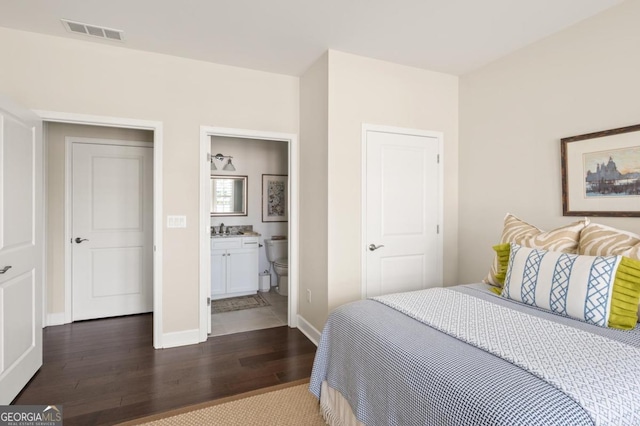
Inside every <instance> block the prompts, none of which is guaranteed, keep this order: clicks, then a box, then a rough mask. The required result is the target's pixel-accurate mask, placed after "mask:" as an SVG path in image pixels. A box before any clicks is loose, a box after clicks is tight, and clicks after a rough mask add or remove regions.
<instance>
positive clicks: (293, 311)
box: [200, 126, 298, 341]
mask: <svg viewBox="0 0 640 426" xmlns="http://www.w3.org/2000/svg"><path fill="white" fill-rule="evenodd" d="M212 137H222V138H232V139H233V138H242V139H250V140H253V141H258V142H259V141H267V142H273V141H278V142H281V143H285V144H286V151H287V158H288V164H287V165H286V170H287V173H288V176H289V178H288V183H289V203H288V208H289V217H288V222H286V223H284V224H283V225H284V226H286V229H287V234H288V253H289V271H288V301H287V303H288V310H287V311H288V315H287V324H288V325H289V327H297V309H298V275H297V274H298V268H297V262H298V194H297V191H298V140H297V136H296V135H292V134H285V133H273V132H261V131H252V130H244V129H228V128H219V127H208V126H201V128H200V154H201V163H200V232H201V233H200V297H201V311H200V340H202V341H204V340H206V338H207V335H208V332H209V330H211V307H210V304H209V303H210V296H211V234H210V232H211V228H210V227H211V216H210V206H211V187H210V179H211V162H210V159H209V158H210V157H209V156H210V155H211V154H213V155H215V154H217V152H213V153H212V152H211V140H212V139H211V138H212ZM222 154H225V155H228V154H226V153H222ZM258 217H260V216H258ZM256 224H257V223H256ZM260 238H263V237H260Z"/></svg>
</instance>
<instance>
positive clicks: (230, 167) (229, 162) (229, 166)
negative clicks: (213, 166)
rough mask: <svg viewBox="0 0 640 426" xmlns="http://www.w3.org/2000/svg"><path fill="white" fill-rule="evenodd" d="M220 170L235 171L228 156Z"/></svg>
mask: <svg viewBox="0 0 640 426" xmlns="http://www.w3.org/2000/svg"><path fill="white" fill-rule="evenodd" d="M222 170H226V171H228V172H235V171H236V168H235V167H233V164H232V163H231V158H229V160H228V161H227V164H225V165H224V167H223V168H222Z"/></svg>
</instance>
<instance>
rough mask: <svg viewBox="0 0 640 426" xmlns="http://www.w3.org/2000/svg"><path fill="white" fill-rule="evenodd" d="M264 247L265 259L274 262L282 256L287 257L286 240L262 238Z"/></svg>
mask: <svg viewBox="0 0 640 426" xmlns="http://www.w3.org/2000/svg"><path fill="white" fill-rule="evenodd" d="M264 247H265V249H266V251H267V260H268V261H269V262H274V261H276V260H278V259H282V258H283V257H287V255H288V251H289V242H288V241H287V240H266V239H265V240H264Z"/></svg>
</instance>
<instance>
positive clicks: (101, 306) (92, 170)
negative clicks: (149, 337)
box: [69, 140, 153, 321]
mask: <svg viewBox="0 0 640 426" xmlns="http://www.w3.org/2000/svg"><path fill="white" fill-rule="evenodd" d="M71 145H72V163H71V164H72V190H71V196H72V199H71V204H72V219H71V220H72V234H71V241H70V242H69V243H70V244H71V245H72V294H73V309H72V311H73V320H74V321H76V320H84V319H91V318H104V317H112V316H118V315H130V314H137V313H143V312H150V311H151V310H153V304H152V303H153V198H152V197H153V148H152V147H149V146H146V147H145V146H126V145H117V144H106V142H103V143H84V142H80V141H77V140H76V141H74V143H72V144H71Z"/></svg>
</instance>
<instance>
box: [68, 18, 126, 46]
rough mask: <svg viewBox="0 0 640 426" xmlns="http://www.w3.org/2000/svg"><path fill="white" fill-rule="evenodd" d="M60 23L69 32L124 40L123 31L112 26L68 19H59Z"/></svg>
mask: <svg viewBox="0 0 640 426" xmlns="http://www.w3.org/2000/svg"><path fill="white" fill-rule="evenodd" d="M61 21H62V24H63V25H64V27H65V28H66V30H67V31H69V32H70V33H76V34H84V35H88V36H92V37H98V38H104V39H108V40H117V41H123V40H124V31H122V30H116V29H113V28H105V27H99V26H97V25H91V24H83V23H82V22H74V21H68V20H66V19H61Z"/></svg>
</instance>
